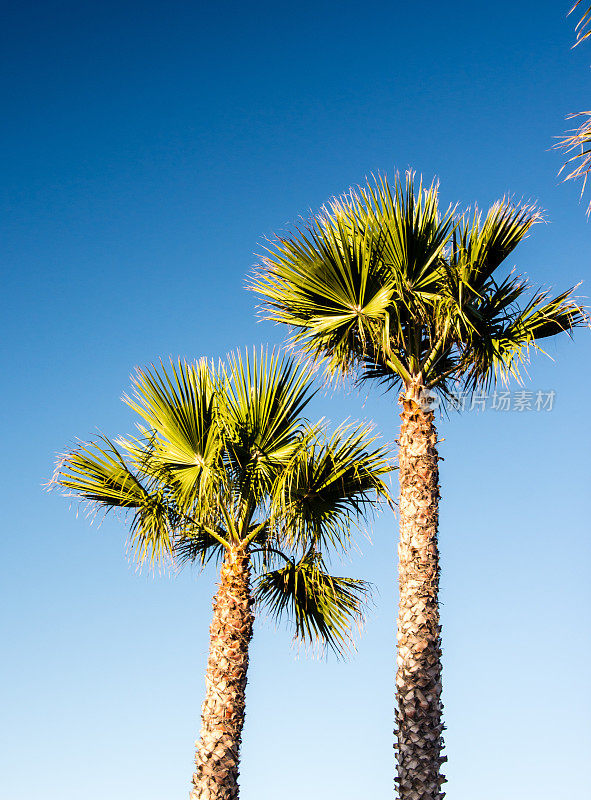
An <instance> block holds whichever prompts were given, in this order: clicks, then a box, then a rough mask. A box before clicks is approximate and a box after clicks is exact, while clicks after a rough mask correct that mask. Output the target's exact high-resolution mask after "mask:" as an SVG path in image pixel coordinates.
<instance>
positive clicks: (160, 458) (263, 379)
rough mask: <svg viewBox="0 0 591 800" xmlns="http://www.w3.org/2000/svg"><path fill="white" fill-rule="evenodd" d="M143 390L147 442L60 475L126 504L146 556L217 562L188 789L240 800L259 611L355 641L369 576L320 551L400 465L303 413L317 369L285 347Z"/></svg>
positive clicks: (70, 487) (187, 370) (123, 442)
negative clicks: (332, 567)
mask: <svg viewBox="0 0 591 800" xmlns="http://www.w3.org/2000/svg"><path fill="white" fill-rule="evenodd" d="M133 385H134V394H133V396H132V397H125V398H124V400H125V401H126V402H127V403H128V405H129V406H130V407H131V408H132V409H134V411H136V412H137V413H138V414H139V415H140V417H141V418H142V422H141V424H139V425H138V428H139V436H136V437H131V438H119V439H117V440H115V441H111V440H110V439H107V438H106V437H101V438H100V439H98V440H97V441H95V442H93V443H91V444H84V445H81V446H79V447H77V448H76V449H75V450H74V451H72V452H70V453H69V454H67V455H66V456H65V457H64V458H63V459H62V460H61V461H60V463H59V465H58V468H57V471H56V476H55V481H56V483H57V484H58V485H59V486H61V487H62V488H63V489H65V490H66V491H67V492H68V493H70V494H71V493H73V494H74V495H76V496H78V497H80V498H83V499H85V500H87V501H90V503H91V504H92V506H93V507H95V508H103V509H106V510H109V509H111V508H122V509H127V510H129V512H130V514H131V539H130V540H131V545H132V550H133V552H134V554H135V557H136V558H137V560H138V561H139V562H145V561H148V562H149V563H151V564H154V562H156V561H159V560H161V559H166V558H171V559H174V560H177V561H178V562H180V563H184V562H198V563H200V564H202V565H205V564H206V563H208V562H210V561H212V560H215V561H218V562H221V570H220V581H219V588H218V590H217V593H216V595H215V598H214V604H213V620H212V623H211V627H210V648H209V658H208V662H207V672H206V695H205V702H204V704H203V709H202V727H201V737H200V740H199V742H198V743H197V753H196V760H195V763H196V769H195V773H194V775H193V785H192V790H191V798H193V799H194V800H196V798H199V800H234V798H237V797H238V768H239V751H240V742H241V736H242V727H243V724H244V709H245V688H246V680H247V667H248V651H249V643H250V640H251V637H252V631H253V619H254V615H253V612H254V611H255V610H256V608H258V607H261V606H266V607H267V609H269V610H270V611H271V614H272V615H273V616H274V617H276V618H280V617H284V616H286V617H288V618H289V619H290V620H291V621H292V623H293V625H294V628H295V637H296V638H297V639H298V640H300V641H302V642H305V643H308V644H320V645H321V646H327V647H330V648H332V649H333V650H334V651H336V652H337V653H339V654H343V653H344V652H345V651H346V649H347V648H348V646H349V644H350V642H351V627H352V623H355V622H360V621H361V619H362V614H363V607H364V601H365V600H366V598H367V593H368V585H367V583H366V582H365V581H361V580H354V579H352V578H344V577H337V576H334V575H332V574H330V573H329V571H328V567H327V563H326V555H325V554H326V552H327V551H328V550H333V551H344V550H346V549H347V548H348V546H349V545H350V543H351V534H350V531H351V526H352V525H353V523H355V522H356V521H358V520H359V519H360V518H361V517H362V516H363V514H364V513H365V512H366V511H368V510H370V509H371V508H372V507H374V506H375V505H376V503H377V502H378V501H379V500H380V499H381V498H385V497H386V496H387V490H386V486H385V484H384V480H383V478H384V475H385V474H386V473H387V472H389V470H390V469H391V466H390V463H389V461H388V459H387V458H386V454H385V451H384V450H383V449H382V448H379V447H375V446H374V441H375V437H373V436H372V435H371V432H370V430H369V429H368V427H366V426H341V427H340V428H339V429H338V430H337V431H336V432H335V433H334V434H332V435H331V436H329V435H328V434H327V432H326V429H325V426H324V424H322V423H317V424H315V425H310V424H308V423H306V422H305V421H304V420H303V419H302V417H301V412H302V411H303V410H304V408H305V406H306V405H307V403H308V402H309V400H310V397H311V395H312V392H311V379H310V376H309V374H308V373H306V372H305V371H304V369H303V368H302V367H301V366H300V365H299V364H298V363H297V362H294V361H291V360H286V359H285V358H281V357H279V356H278V355H276V354H275V353H273V354H271V355H268V354H264V353H262V352H261V355H260V356H257V354H256V353H253V355H252V356H248V355H246V356H245V357H242V356H241V355H240V354H237V355H232V356H230V358H229V360H228V362H227V364H225V365H220V366H219V367H218V368H217V369H216V368H214V367H213V366H212V365H210V364H208V363H207V362H206V361H205V360H201V361H199V362H198V363H193V364H190V363H186V362H180V361H179V363H178V364H176V365H174V364H171V367H170V369H168V370H167V369H164V367H162V366H161V367H160V368H154V367H152V368H150V369H148V370H145V371H141V370H138V372H137V374H136V376H135V378H134V381H133Z"/></svg>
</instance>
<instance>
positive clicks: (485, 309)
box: [251, 172, 587, 396]
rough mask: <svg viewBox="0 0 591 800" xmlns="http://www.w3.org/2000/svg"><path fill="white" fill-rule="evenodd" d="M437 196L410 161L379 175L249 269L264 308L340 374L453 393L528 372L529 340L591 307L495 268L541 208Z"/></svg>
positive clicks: (532, 344) (578, 318)
mask: <svg viewBox="0 0 591 800" xmlns="http://www.w3.org/2000/svg"><path fill="white" fill-rule="evenodd" d="M438 200H439V198H438V186H437V185H436V184H434V183H432V184H431V186H429V187H428V188H423V187H422V185H419V187H418V189H415V186H414V175H413V174H412V173H410V172H408V173H407V174H406V181H405V184H403V183H402V181H401V180H400V179H399V178H398V177H396V180H395V183H394V187H393V188H391V187H390V186H389V185H388V184H387V182H386V181H385V179H383V178H378V179H377V180H376V181H375V182H374V183H371V184H368V185H367V186H366V187H364V188H361V189H359V190H357V191H354V190H351V192H350V193H349V194H347V195H345V196H344V197H342V198H340V199H337V200H334V201H332V202H331V203H330V204H329V205H328V207H324V208H323V209H322V211H321V213H319V214H318V215H317V216H316V217H314V218H313V219H312V220H311V221H310V222H308V223H307V224H306V225H305V226H304V227H303V228H302V229H298V230H297V231H296V232H295V233H294V234H293V235H289V236H286V237H280V238H278V239H277V240H275V241H274V242H273V243H271V245H270V246H269V248H268V250H267V252H266V254H265V255H264V256H263V257H262V259H261V264H260V267H259V269H258V271H257V272H256V273H255V275H254V277H253V279H252V280H251V288H252V289H254V290H255V291H256V292H257V293H259V294H260V295H262V296H263V298H264V300H265V306H264V311H263V313H264V315H265V316H266V318H268V319H271V320H274V321H277V322H283V323H287V324H288V325H289V326H290V327H291V328H292V329H293V330H294V334H293V339H292V342H293V343H294V344H296V345H297V346H299V347H300V348H301V349H302V350H303V351H304V352H305V353H306V354H308V355H310V356H312V357H313V358H314V359H315V360H316V361H322V362H324V363H325V365H326V366H327V368H328V372H329V373H330V374H332V375H335V374H339V373H341V374H343V373H346V372H349V371H351V370H355V371H356V372H357V374H358V376H359V377H360V379H366V378H378V379H380V380H383V381H384V382H386V383H387V384H389V385H391V386H394V387H398V388H404V389H405V390H406V391H408V390H411V389H412V390H417V389H418V390H424V389H430V390H434V391H436V392H438V393H441V394H442V395H444V396H445V395H448V394H449V393H450V392H451V391H453V390H454V389H455V390H457V389H458V388H462V389H465V390H468V391H470V390H475V389H479V388H483V387H487V386H488V385H489V384H491V383H492V382H494V381H496V380H497V379H501V380H503V381H505V380H507V379H508V378H509V377H510V376H513V377H516V378H518V379H519V368H520V364H521V363H522V362H523V361H524V359H526V358H527V356H528V352H529V350H530V348H536V349H540V348H539V342H540V340H542V339H545V338H547V337H549V336H553V335H554V334H556V333H559V332H561V331H569V330H570V329H572V328H573V327H575V326H577V325H581V324H583V323H585V322H586V319H587V318H586V315H585V313H584V311H583V310H582V309H581V307H580V306H579V305H577V303H576V302H575V300H574V299H573V297H572V290H569V291H566V292H563V293H561V294H559V295H558V296H556V297H551V296H550V295H549V293H548V292H546V291H541V290H538V291H534V292H531V290H530V287H529V285H528V283H527V281H526V280H524V279H523V278H522V277H520V276H518V275H515V274H513V273H511V274H509V275H506V276H505V277H503V278H499V277H497V273H498V270H499V268H500V267H501V266H502V265H503V263H504V262H505V260H506V259H507V257H508V256H509V255H510V253H511V252H512V251H513V250H514V249H515V247H516V246H517V245H518V244H519V242H520V241H521V240H522V239H523V238H524V236H525V235H526V234H527V232H528V231H529V229H530V228H531V226H532V225H533V224H534V223H535V222H536V221H538V219H539V216H540V215H539V212H538V211H537V210H536V209H535V207H532V206H527V205H514V204H513V203H511V202H510V201H509V200H507V199H504V200H502V201H500V202H497V203H495V204H494V205H493V206H492V207H491V208H490V209H489V211H488V213H487V214H486V215H483V214H482V213H480V212H479V211H478V210H476V211H475V212H474V213H472V214H469V213H465V214H458V213H457V212H456V209H455V208H448V209H447V210H446V211H444V212H441V211H440V209H439V202H438ZM528 293H529V295H530V296H529V299H526V300H525V301H524V298H526V297H527V295H528Z"/></svg>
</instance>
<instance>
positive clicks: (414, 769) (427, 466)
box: [396, 392, 447, 800]
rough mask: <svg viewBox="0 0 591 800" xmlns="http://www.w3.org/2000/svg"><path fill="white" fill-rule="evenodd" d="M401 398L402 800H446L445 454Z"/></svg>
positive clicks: (414, 400) (418, 412)
mask: <svg viewBox="0 0 591 800" xmlns="http://www.w3.org/2000/svg"><path fill="white" fill-rule="evenodd" d="M418 400H419V398H418V397H417V396H416V395H415V396H414V397H413V395H412V393H410V392H409V393H407V396H406V397H405V398H404V399H403V400H402V406H403V411H402V414H401V415H400V416H401V419H402V425H401V429H400V441H399V445H400V449H399V467H400V469H399V477H400V544H399V547H398V554H399V570H400V605H399V614H398V660H397V664H398V669H397V674H396V696H397V711H396V728H397V730H396V734H397V739H398V741H397V745H396V749H397V761H398V777H397V778H396V781H397V783H398V792H399V797H400V800H440V798H443V797H444V795H445V792H442V791H441V784H442V783H444V782H445V778H444V777H443V776H442V774H441V764H442V763H443V762H444V761H446V760H447V759H446V758H445V757H444V756H442V754H441V753H442V750H443V736H442V732H443V723H442V710H443V706H442V703H441V627H440V625H439V601H438V592H439V552H438V547H437V525H438V504H439V469H438V461H439V456H438V453H437V431H436V429H435V425H434V422H433V412H431V411H428V410H425V409H423V408H422V407H421V404H420V402H419V401H418Z"/></svg>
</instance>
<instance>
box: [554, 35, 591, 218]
mask: <svg viewBox="0 0 591 800" xmlns="http://www.w3.org/2000/svg"><path fill="white" fill-rule="evenodd" d="M589 33H591V31H589V32H588V33H587V34H586V35H587V36H588V35H589ZM581 117H582V120H583V121H582V122H581V124H580V125H579V127H578V128H573V129H572V130H570V131H567V133H566V135H565V136H562V137H560V139H559V141H558V142H557V143H556V144H555V145H554V147H555V148H558V149H560V150H564V152H565V153H567V154H568V153H573V155H571V156H570V158H568V159H567V160H566V161H565V163H564V164H563V165H562V167H561V168H560V171H559V173H558V174H559V175H560V174H561V173H562V172H564V171H566V173H567V174H566V175H565V177H564V180H565V181H570V180H582V185H581V197H582V196H583V194H584V193H585V187H586V185H587V178H588V176H589V171H590V170H591V111H580V112H579V113H577V114H570V115H569V116H568V117H567V119H577V118H581ZM569 170H570V171H569ZM589 214H591V203H589V205H588V206H587V216H589Z"/></svg>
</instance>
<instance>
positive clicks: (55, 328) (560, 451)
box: [0, 0, 591, 800]
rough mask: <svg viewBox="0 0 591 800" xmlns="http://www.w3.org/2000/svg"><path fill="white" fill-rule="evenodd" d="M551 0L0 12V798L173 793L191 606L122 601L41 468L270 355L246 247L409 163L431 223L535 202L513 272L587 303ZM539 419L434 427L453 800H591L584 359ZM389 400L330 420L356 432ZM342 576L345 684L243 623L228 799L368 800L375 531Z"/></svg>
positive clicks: (372, 745)
mask: <svg viewBox="0 0 591 800" xmlns="http://www.w3.org/2000/svg"><path fill="white" fill-rule="evenodd" d="M567 10H568V3H567V2H566V0H565V2H564V4H563V3H560V2H535V3H534V2H523V3H513V2H497V3H495V4H482V5H479V4H474V3H468V2H452V3H447V4H441V3H435V2H422V3H399V2H396V0H390V2H381V1H380V2H377V1H376V0H368V1H367V2H365V3H362V4H359V3H353V2H348V1H347V0H345V1H344V2H339V3H336V2H316V3H309V2H302V3H299V4H296V5H293V4H271V3H264V2H254V3H250V4H238V3H230V2H219V3H216V4H204V3H198V2H192V3H189V2H186V3H183V2H174V0H173V2H169V3H166V4H165V3H162V2H149V1H147V2H143V3H139V2H135V3H134V2H123V3H113V2H102V3H100V4H99V3H79V2H78V3H74V2H66V1H65V0H64V2H56V1H55V0H50V1H49V2H46V3H43V4H33V3H21V4H11V5H10V6H9V5H8V4H5V7H4V9H3V11H4V23H3V25H2V30H1V31H0V37H2V46H1V48H0V53H1V54H2V56H1V57H2V60H3V69H2V71H1V77H0V81H1V84H2V98H3V99H2V107H3V112H4V113H3V125H2V131H1V134H0V135H1V137H2V147H1V148H0V158H1V159H2V162H3V164H2V172H1V175H2V178H1V181H2V185H3V186H2V188H3V191H2V194H1V198H0V202H1V204H2V220H3V226H2V227H3V235H2V239H3V249H2V252H3V255H2V264H3V296H4V309H3V320H4V335H3V337H2V342H1V346H2V349H3V354H2V359H3V363H4V365H5V375H6V378H5V380H6V383H5V390H4V394H3V403H4V407H5V410H4V414H3V436H2V442H3V446H4V456H5V457H4V458H3V459H2V463H3V467H2V470H3V475H2V481H1V483H0V485H1V486H2V493H3V499H2V504H1V508H2V512H1V513H2V517H3V530H4V553H3V558H2V565H1V567H0V570H1V572H2V577H1V585H2V605H1V609H2V610H1V626H2V627H1V631H0V635H1V636H2V641H3V643H4V652H5V655H4V656H3V658H2V661H1V663H0V673H1V675H2V687H3V689H4V693H3V694H4V698H3V701H2V708H3V712H2V713H3V717H4V726H3V732H2V734H1V735H2V737H4V738H3V741H2V742H1V745H0V773H1V774H2V776H3V780H2V784H3V786H2V788H0V798H2V800H29V798H31V797H36V796H42V797H43V798H44V800H78V799H79V798H80V797H81V796H84V798H85V800H99V798H101V800H102V798H104V797H106V796H108V797H109V798H111V799H112V800H123V798H125V800H130V798H135V797H137V798H139V797H141V798H142V800H161V798H162V797H165V796H166V797H173V796H179V797H183V796H187V792H188V782H189V778H190V774H191V771H192V757H193V742H194V740H195V738H196V736H197V734H198V731H199V715H200V705H201V701H202V698H203V691H204V683H203V672H204V666H205V658H206V651H207V638H208V632H207V629H208V625H209V618H210V613H211V595H212V593H213V591H214V580H215V576H214V575H212V573H208V574H206V575H204V576H200V575H198V574H197V573H195V572H193V573H191V572H190V571H187V572H184V573H182V574H181V575H179V576H177V577H175V578H172V577H170V576H166V575H163V576H156V577H155V578H152V577H150V576H148V575H138V574H137V573H136V571H135V569H134V567H133V566H132V565H130V564H129V562H128V561H127V560H126V557H125V546H124V542H125V529H124V526H123V525H122V524H121V523H120V522H118V521H117V520H116V519H110V520H107V521H106V522H104V523H103V525H102V526H100V527H98V526H97V525H96V524H95V525H93V526H90V525H89V523H88V520H86V519H85V518H84V517H83V516H80V515H79V516H78V517H76V515H75V514H74V513H72V511H70V510H69V507H68V502H67V501H65V500H64V499H62V498H60V497H59V496H57V495H48V494H46V493H44V492H43V491H42V483H44V482H45V481H46V480H47V479H48V478H49V476H50V474H51V471H52V465H53V461H54V458H55V455H56V453H58V452H60V451H63V450H64V449H66V448H67V447H68V446H70V445H71V444H72V443H73V442H74V441H75V440H76V438H77V437H80V438H86V437H89V436H91V435H92V434H93V433H94V432H96V431H97V430H101V431H104V432H107V433H111V434H115V433H119V432H125V431H128V430H130V428H131V425H132V417H131V414H130V412H129V411H128V410H127V409H126V407H125V406H124V405H123V404H122V403H121V402H120V400H119V398H120V396H121V394H122V392H123V391H124V390H125V389H126V388H127V386H128V383H129V374H130V373H131V371H132V370H133V368H134V366H135V365H141V364H146V363H148V362H150V361H152V360H154V359H157V358H159V357H161V356H162V357H167V356H169V355H172V356H177V355H181V356H186V357H189V358H193V357H197V356H201V355H208V356H218V355H223V354H224V353H225V352H227V351H228V350H230V349H233V348H234V347H236V346H242V345H252V344H259V343H263V342H269V343H279V342H281V340H282V338H283V335H284V332H283V331H282V330H280V329H277V328H275V327H273V326H272V325H270V324H263V323H258V322H257V321H256V319H255V298H254V297H253V296H252V295H251V294H249V293H247V292H246V291H245V290H244V277H245V275H246V273H247V272H248V271H249V269H250V268H251V267H252V265H253V264H254V263H255V261H256V257H255V253H256V252H257V251H260V248H261V243H262V241H263V238H264V236H266V235H270V234H272V232H273V231H277V230H282V229H284V228H285V227H286V226H288V225H289V224H290V223H291V222H292V221H293V220H295V219H296V218H297V217H298V215H300V214H304V215H305V214H306V213H307V212H308V211H309V210H310V209H312V210H313V209H316V208H318V207H319V206H320V205H321V204H322V203H323V202H324V201H325V200H327V199H328V198H329V197H331V196H332V195H334V194H338V193H340V192H342V191H344V190H346V189H347V188H348V187H349V186H350V185H352V184H355V183H357V182H362V181H363V180H364V178H365V176H366V175H369V174H370V173H371V172H372V171H382V172H386V173H389V174H393V172H394V171H395V169H400V170H404V169H406V168H407V167H408V166H411V167H413V168H414V169H416V170H417V171H418V172H422V173H423V174H424V175H425V177H426V178H427V179H429V180H430V179H431V177H433V176H434V175H437V176H438V177H439V178H440V180H441V191H442V197H443V200H444V202H445V203H447V202H454V203H455V202H459V203H461V204H462V205H469V204H473V203H475V202H477V203H479V204H480V205H481V206H485V207H486V206H487V205H488V204H489V203H491V202H493V201H494V200H495V199H496V198H498V197H500V196H502V195H503V194H505V193H509V194H512V195H514V196H516V197H518V198H521V197H523V198H526V199H532V200H537V201H538V202H539V203H540V205H541V206H542V207H543V208H544V209H546V216H547V219H548V224H545V225H539V226H537V227H536V228H535V229H534V231H533V232H532V235H531V237H530V238H529V239H528V240H527V241H526V242H524V243H523V244H522V245H521V246H520V247H519V249H518V250H517V251H516V253H515V254H514V259H512V263H511V264H510V266H512V265H513V263H515V264H517V265H518V266H519V268H520V269H521V270H522V271H525V272H527V273H528V274H529V275H530V277H531V278H532V279H533V280H535V281H536V282H538V283H541V284H544V285H547V286H550V287H556V288H557V289H561V288H563V287H566V286H570V285H572V284H574V283H577V282H578V281H579V280H585V281H586V282H585V284H584V286H583V287H582V288H581V290H580V291H581V293H582V294H583V295H585V296H588V295H589V289H588V272H589V261H590V258H589V240H590V236H591V233H590V231H591V229H590V228H589V224H588V223H587V222H586V221H585V215H584V205H580V204H579V202H578V191H579V189H578V187H577V186H575V185H568V184H567V185H565V184H562V183H561V182H560V181H559V179H558V178H557V171H558V169H559V167H560V155H559V154H558V153H556V152H553V151H551V150H549V148H550V146H551V145H552V142H553V136H556V135H557V134H559V133H560V132H561V131H562V130H563V129H564V127H565V124H566V123H565V122H564V117H565V116H566V114H568V113H569V112H572V111H576V110H579V109H583V108H588V107H589V102H588V98H589V89H590V72H589V64H590V63H591V48H590V47H589V46H587V47H585V45H583V46H581V47H579V48H577V49H576V50H574V51H572V50H571V49H570V46H571V43H572V40H573V30H572V29H573V23H572V22H571V20H566V19H565V14H566V11H567ZM550 354H551V355H552V356H553V357H554V359H555V360H554V361H551V360H549V359H541V358H539V359H537V360H536V361H535V362H534V363H533V365H532V367H531V370H530V375H531V382H530V387H528V388H531V389H532V390H534V391H535V390H538V389H540V390H544V391H549V390H554V391H555V392H556V400H555V405H554V409H553V410H552V411H551V412H550V413H547V412H540V413H536V412H524V413H517V412H509V413H502V412H493V411H487V412H485V413H480V414H479V413H476V412H469V413H465V414H463V415H457V414H456V415H452V416H451V417H450V419H448V420H444V421H442V423H441V435H442V437H443V438H444V439H445V441H444V443H443V445H442V455H443V456H444V458H445V461H444V462H442V467H441V480H442V486H443V489H442V492H443V501H442V508H441V551H442V566H443V577H442V618H443V624H444V681H445V697H444V699H445V704H446V724H447V731H446V742H447V755H448V757H449V764H448V765H447V775H448V778H449V783H448V785H447V791H448V796H449V797H450V798H453V800H472V798H473V797H474V796H478V797H479V799H480V800H498V798H503V800H513V799H515V800H518V799H519V800H529V798H532V800H533V798H535V800H550V798H552V800H554V798H556V797H569V796H573V797H583V796H585V793H586V792H587V791H588V779H587V775H586V770H585V769H584V764H585V763H586V760H587V758H588V753H589V749H590V746H591V741H590V737H589V725H588V719H589V714H590V712H591V696H590V691H589V682H588V679H587V674H588V663H589V659H590V658H591V649H590V645H589V638H588V629H589V623H590V619H589V617H590V614H589V609H590V599H591V598H590V591H589V581H588V564H589V558H590V556H591V553H590V550H591V546H590V537H589V513H588V503H587V500H588V495H589V489H588V487H589V477H590V474H589V473H590V470H589V457H588V454H589V446H590V444H591V442H590V438H591V437H590V433H589V424H588V404H589V396H590V390H591V380H590V377H589V337H588V335H587V334H586V332H581V333H580V334H579V335H577V336H576V337H575V342H574V343H573V342H571V341H569V340H568V339H567V338H566V337H564V340H561V341H559V342H556V344H552V345H551V346H550ZM392 400H393V398H392V397H389V396H386V397H384V396H381V395H379V394H378V393H372V394H370V395H369V396H365V395H359V394H357V393H356V392H354V391H348V392H341V393H339V394H337V395H320V396H318V397H317V398H316V399H315V404H314V412H315V414H316V415H317V416H321V415H323V414H324V415H327V416H329V417H330V418H331V419H332V420H333V421H334V422H335V423H338V422H340V421H341V420H342V419H344V418H345V417H353V418H363V419H373V420H375V422H376V424H377V426H378V428H379V430H380V431H381V432H382V434H383V436H384V438H385V439H386V440H388V441H393V440H394V438H395V437H396V430H397V422H398V417H397V414H398V412H397V409H396V408H395V406H394V405H393V402H392ZM371 539H372V542H373V544H372V545H370V544H369V543H368V542H366V541H365V540H364V539H363V538H361V537H360V543H361V548H362V551H363V555H362V556H354V557H353V558H352V559H351V562H350V563H346V564H345V565H344V566H343V571H347V572H348V573H349V574H356V575H359V576H363V577H365V578H367V579H369V580H371V581H373V582H374V583H375V584H376V587H377V590H378V594H377V602H376V607H375V609H374V611H373V613H372V615H371V618H370V620H369V622H368V624H367V627H366V630H365V633H364V635H363V637H362V638H361V639H360V642H359V652H358V654H357V656H356V657H355V658H354V660H353V661H352V662H350V663H347V664H341V663H336V662H335V661H334V660H330V659H329V660H328V661H327V662H322V661H314V660H309V659H307V658H305V657H304V656H303V655H301V654H300V655H298V654H297V653H296V652H294V650H293V649H292V648H291V646H290V636H289V632H287V631H285V630H282V629H280V630H277V631H276V630H275V628H274V626H273V625H272V624H263V623H262V622H261V623H260V624H258V625H257V628H256V634H255V639H254V643H253V650H252V658H251V675H250V682H249V689H248V714H247V722H246V728H245V738H244V746H243V767H242V777H241V784H242V798H243V800H255V798H256V800H271V798H273V800H274V798H276V797H277V796H280V797H281V798H282V800H295V799H296V798H300V797H301V796H302V795H305V796H306V797H308V798H310V800H320V798H322V800H325V799H326V798H332V797H334V798H339V800H353V798H355V800H357V798H359V797H361V796H372V797H375V798H382V797H383V798H388V797H392V780H393V772H394V766H393V753H392V733H391V730H392V726H393V723H392V718H393V704H394V699H393V675H394V618H395V607H394V603H395V594H396V583H395V573H396V562H395V544H396V521H395V519H394V517H393V515H392V514H391V513H389V512H385V513H384V514H383V515H381V516H380V517H379V518H378V519H377V520H376V521H375V523H373V525H372V530H371Z"/></svg>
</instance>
